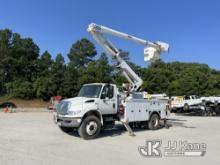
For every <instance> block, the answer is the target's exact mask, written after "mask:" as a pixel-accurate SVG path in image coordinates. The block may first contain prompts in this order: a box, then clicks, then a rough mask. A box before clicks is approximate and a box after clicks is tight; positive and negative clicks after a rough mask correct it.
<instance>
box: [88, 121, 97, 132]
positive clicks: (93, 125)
mask: <svg viewBox="0 0 220 165" xmlns="http://www.w3.org/2000/svg"><path fill="white" fill-rule="evenodd" d="M97 128H98V125H97V123H96V122H95V121H90V122H88V123H87V125H86V132H87V134H88V135H94V134H95V133H96V131H97Z"/></svg>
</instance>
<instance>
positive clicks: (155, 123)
mask: <svg viewBox="0 0 220 165" xmlns="http://www.w3.org/2000/svg"><path fill="white" fill-rule="evenodd" d="M152 125H153V127H154V128H155V127H157V126H158V120H157V118H156V117H155V118H153V119H152Z"/></svg>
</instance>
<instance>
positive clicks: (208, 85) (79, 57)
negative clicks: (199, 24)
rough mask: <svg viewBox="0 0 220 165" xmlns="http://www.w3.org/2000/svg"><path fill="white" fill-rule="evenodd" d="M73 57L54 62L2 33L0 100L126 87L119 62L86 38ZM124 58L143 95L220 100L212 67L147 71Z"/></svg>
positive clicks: (175, 65)
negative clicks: (92, 86)
mask: <svg viewBox="0 0 220 165" xmlns="http://www.w3.org/2000/svg"><path fill="white" fill-rule="evenodd" d="M65 56H66V55H65ZM67 57H68V62H66V61H65V60H64V56H63V55H62V54H61V53H59V54H57V55H56V56H55V57H54V58H52V55H51V54H50V53H49V52H48V51H45V52H43V53H42V54H40V48H39V47H38V45H37V44H36V43H34V41H33V40H32V39H31V38H22V37H21V36H20V35H19V34H18V33H13V32H12V31H11V30H9V29H4V30H0V96H8V97H14V98H22V99H33V98H41V99H44V100H48V99H49V98H50V97H51V96H55V95H61V96H63V97H73V96H76V95H77V93H78V91H79V89H80V87H81V86H82V85H83V84H85V83H93V82H111V83H116V84H118V85H121V84H122V83H123V82H126V79H125V78H124V77H123V76H121V74H120V71H119V70H117V69H115V67H113V66H112V64H111V63H112V61H113V63H114V59H112V60H111V61H109V59H108V57H107V55H106V54H105V53H101V54H98V53H97V50H96V48H95V46H94V44H93V43H92V42H90V41H89V40H88V39H86V38H82V39H79V40H78V41H76V42H75V43H73V44H72V46H71V48H70V50H69V53H68V54H67ZM122 58H123V59H125V60H126V61H127V62H128V63H129V65H130V66H131V67H132V68H133V69H134V70H135V71H136V73H138V75H140V77H141V78H142V79H143V81H144V83H143V86H142V90H145V91H147V92H149V93H166V94H168V95H170V96H171V95H187V94H196V95H200V96H201V95H220V71H217V70H214V69H211V68H209V66H208V65H206V64H198V63H182V62H171V63H165V62H163V61H161V60H158V61H156V62H155V63H153V64H151V65H150V66H149V67H148V68H144V67H141V66H138V65H136V64H134V63H133V62H132V61H131V60H130V59H129V53H128V52H123V53H122ZM110 64H111V65H110Z"/></svg>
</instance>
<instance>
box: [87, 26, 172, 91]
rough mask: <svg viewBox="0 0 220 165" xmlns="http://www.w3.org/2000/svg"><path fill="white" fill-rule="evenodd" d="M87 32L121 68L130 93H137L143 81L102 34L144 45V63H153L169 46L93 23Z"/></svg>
mask: <svg viewBox="0 0 220 165" xmlns="http://www.w3.org/2000/svg"><path fill="white" fill-rule="evenodd" d="M87 30H88V32H89V33H91V34H92V36H93V38H94V39H95V40H96V41H97V42H98V43H99V44H100V45H101V47H102V48H103V49H104V50H105V51H106V52H107V53H108V54H110V55H111V56H112V57H114V58H115V59H116V60H117V62H118V67H119V68H121V70H122V73H123V75H124V76H125V77H126V78H127V80H128V81H129V82H130V84H131V85H130V92H133V91H137V90H138V89H139V88H140V87H141V85H142V84H143V80H142V79H141V78H140V77H139V76H138V75H137V74H136V73H135V72H134V71H133V70H132V69H131V68H130V66H129V65H128V64H127V63H126V62H125V61H124V60H123V59H122V58H121V56H120V53H121V52H120V50H119V49H117V48H116V47H115V46H114V45H113V44H112V43H111V42H110V41H109V40H107V38H106V37H105V36H104V34H108V35H113V36H116V37H119V38H122V39H126V40H130V41H133V42H136V43H139V44H142V45H144V46H145V48H144V60H145V61H155V60H157V59H159V58H160V55H161V53H164V52H166V51H168V49H169V45H168V44H167V43H163V42H160V41H157V42H155V43H153V42H150V41H146V40H143V39H140V38H137V37H134V36H131V35H128V34H126V33H122V32H119V31H116V30H113V29H110V28H108V27H105V26H101V25H97V24H94V23H91V24H90V25H89V27H88V29H87Z"/></svg>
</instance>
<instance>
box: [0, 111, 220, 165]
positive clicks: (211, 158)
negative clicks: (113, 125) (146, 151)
mask: <svg viewBox="0 0 220 165" xmlns="http://www.w3.org/2000/svg"><path fill="white" fill-rule="evenodd" d="M170 119H171V120H170V121H169V123H170V124H172V127H170V128H169V129H165V128H162V129H159V130H157V131H150V130H136V131H135V134H136V136H135V137H131V136H129V135H128V133H127V132H126V131H124V130H123V128H122V127H119V128H118V129H116V130H113V131H105V132H103V133H102V134H101V137H100V138H98V139H95V140H90V141H85V140H83V139H81V138H79V136H78V135H77V134H76V133H71V134H66V133H63V132H61V131H60V129H59V128H58V127H57V126H56V125H55V124H54V123H53V121H52V114H51V113H48V112H35V113H34V112H32V113H13V114H5V113H0V164H1V165H21V164H22V165H30V164H31V165H60V164H65V165H74V164H75V165H80V164H83V165H85V164H91V165H93V164H95V165H99V164H100V165H101V164H104V165H113V164H124V165H134V164H138V165H141V164H144V165H146V164H153V163H158V164H169V165H172V164H175V165H176V164H201V165H202V164H204V165H205V164H208V163H209V164H220V158H219V154H220V145H219V141H220V118H219V117H195V116H174V115H171V116H170ZM151 139H153V140H154V139H161V140H162V143H163V145H166V143H167V141H168V140H187V141H188V142H191V143H193V142H197V143H200V142H204V143H206V144H207V153H206V155H205V156H204V157H162V158H146V157H143V156H141V155H140V154H139V152H138V146H144V145H145V140H151Z"/></svg>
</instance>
